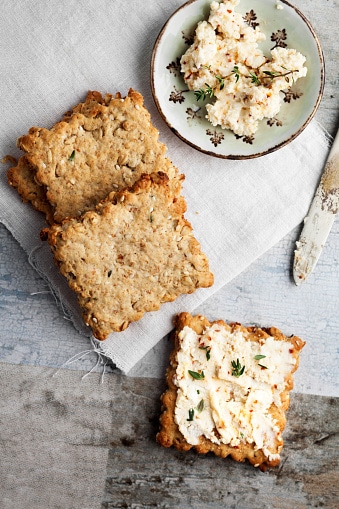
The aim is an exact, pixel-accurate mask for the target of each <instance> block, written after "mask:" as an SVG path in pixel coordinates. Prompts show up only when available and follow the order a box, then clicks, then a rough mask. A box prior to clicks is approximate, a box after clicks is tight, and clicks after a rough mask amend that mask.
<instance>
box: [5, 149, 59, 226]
mask: <svg viewBox="0 0 339 509" xmlns="http://www.w3.org/2000/svg"><path fill="white" fill-rule="evenodd" d="M7 180H8V183H9V185H10V186H12V187H14V188H15V189H16V190H17V192H18V193H19V195H20V197H21V199H22V201H23V202H24V203H26V202H30V203H31V204H32V205H33V207H34V208H35V209H36V210H38V211H40V212H43V213H44V214H45V216H46V219H47V221H48V222H49V223H52V222H53V208H52V206H51V205H50V203H49V202H48V201H47V198H46V189H45V187H44V186H42V185H40V184H38V183H37V182H36V180H35V171H34V168H32V166H31V165H30V163H29V161H28V160H27V157H26V156H22V157H20V158H19V160H18V162H17V164H16V166H13V167H12V168H10V169H9V170H8V172H7Z"/></svg>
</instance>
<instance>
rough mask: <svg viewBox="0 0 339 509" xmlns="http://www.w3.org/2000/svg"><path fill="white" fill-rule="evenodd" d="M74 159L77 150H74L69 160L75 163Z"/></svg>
mask: <svg viewBox="0 0 339 509" xmlns="http://www.w3.org/2000/svg"><path fill="white" fill-rule="evenodd" d="M74 157H75V150H73V152H72V153H71V155H70V156H69V158H68V160H69V161H74Z"/></svg>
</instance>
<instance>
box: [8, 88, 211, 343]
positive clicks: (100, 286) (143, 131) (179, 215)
mask: <svg viewBox="0 0 339 509" xmlns="http://www.w3.org/2000/svg"><path fill="white" fill-rule="evenodd" d="M158 137H159V133H158V131H157V129H156V128H155V127H154V126H153V125H152V122H151V118H150V114H149V112H148V111H147V110H146V108H145V107H144V104H143V97H142V95H141V94H139V93H138V92H136V91H134V90H132V89H131V90H130V91H129V93H128V96H127V97H125V98H122V97H121V95H120V94H119V93H117V94H116V95H115V97H113V96H111V95H109V94H107V95H105V96H104V97H103V96H101V94H100V93H98V92H89V94H88V95H87V98H86V100H85V102H84V103H80V104H78V105H77V106H75V107H74V108H73V109H72V111H71V112H67V113H66V114H65V115H64V117H63V119H62V121H61V122H58V123H57V124H55V125H54V126H53V127H52V128H51V129H50V130H48V129H44V128H38V127H32V128H31V129H30V130H29V132H28V134H27V135H25V136H22V137H21V138H19V140H18V147H19V148H21V149H22V150H23V151H24V152H25V155H23V156H22V157H21V158H20V159H19V161H18V164H17V165H16V166H15V167H13V168H11V169H10V170H9V172H8V181H9V183H10V185H12V186H13V187H15V188H16V189H17V191H18V193H19V194H20V196H21V198H22V199H23V201H28V202H30V203H31V204H32V205H33V207H34V208H36V209H37V210H39V211H42V212H43V213H44V214H45V215H46V220H47V222H48V223H49V227H48V228H47V229H46V230H45V234H46V236H47V238H48V241H49V243H50V245H51V247H52V250H53V253H54V256H55V260H56V262H57V264H58V266H59V267H60V271H61V273H62V274H63V275H64V276H65V277H66V278H67V281H68V284H69V286H70V287H71V288H72V289H73V290H74V291H75V292H76V293H77V295H78V300H79V304H80V307H81V309H82V312H83V316H84V320H85V322H86V324H88V325H89V326H90V327H91V329H92V331H93V334H94V336H95V337H96V338H98V339H100V340H104V339H106V338H107V336H108V335H109V334H110V332H113V331H122V330H124V329H126V327H128V325H129V324H130V323H131V322H133V321H136V320H139V319H140V318H141V317H142V316H143V315H144V313H145V312H148V311H153V310H157V309H159V308H160V306H161V305H162V304H163V303H165V302H169V301H173V300H174V299H176V298H177V297H178V296H179V295H181V294H183V293H192V292H194V291H195V290H196V289H197V288H201V287H209V286H211V285H212V284H213V275H212V273H211V272H210V270H209V265H208V260H207V257H206V256H205V255H204V254H203V253H202V252H201V249H200V245H199V243H198V241H197V240H196V239H195V237H194V235H193V232H192V227H191V225H190V223H189V222H188V221H187V220H186V219H185V217H184V213H185V211H186V202H185V200H184V198H183V196H182V195H181V185H182V181H183V179H184V177H183V175H180V174H179V172H178V170H177V168H176V167H175V166H174V165H173V164H172V163H171V161H170V160H169V159H168V158H167V157H166V156H165V152H166V147H165V145H164V144H162V143H161V142H160V141H159V139H158Z"/></svg>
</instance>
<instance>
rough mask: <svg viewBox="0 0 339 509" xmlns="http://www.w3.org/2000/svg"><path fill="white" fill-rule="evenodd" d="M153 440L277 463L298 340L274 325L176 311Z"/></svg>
mask: <svg viewBox="0 0 339 509" xmlns="http://www.w3.org/2000/svg"><path fill="white" fill-rule="evenodd" d="M175 326H176V328H175V332H174V341H175V347H174V350H173V352H172V354H171V359H170V366H169V368H168V370H167V383H168V389H167V391H166V392H165V393H164V394H163V396H162V404H163V411H162V415H161V417H160V432H159V433H158V435H157V441H158V442H159V443H160V444H161V445H163V446H164V447H170V446H172V445H173V446H175V447H176V448H177V449H179V450H189V449H191V448H195V449H196V451H197V452H199V453H207V452H209V451H212V452H214V453H215V454H216V455H217V456H221V457H226V456H228V455H230V456H231V457H232V458H233V459H235V460H236V461H244V460H246V459H247V460H248V461H249V462H250V463H251V464H252V465H254V466H257V467H260V468H261V469H265V468H266V467H267V466H272V467H273V466H276V465H278V464H279V462H280V453H281V451H282V448H283V438H282V432H283V430H284V427H285V423H286V417H285V411H286V410H287V408H288V406H289V392H290V390H291V389H292V388H293V378H292V374H293V372H295V371H296V369H297V367H298V362H299V353H300V351H301V349H302V348H303V346H304V344H305V343H304V342H303V341H302V340H301V339H300V338H298V337H297V336H292V337H290V338H287V337H286V336H284V335H283V334H282V333H281V332H280V331H279V330H278V329H276V328H269V329H260V328H258V327H244V326H242V325H240V324H231V325H228V324H226V323H225V322H224V321H222V320H219V321H216V322H212V323H210V322H209V321H208V320H207V319H206V318H205V317H203V316H200V315H197V316H192V315H190V314H188V313H181V314H179V315H178V316H177V317H176V321H175Z"/></svg>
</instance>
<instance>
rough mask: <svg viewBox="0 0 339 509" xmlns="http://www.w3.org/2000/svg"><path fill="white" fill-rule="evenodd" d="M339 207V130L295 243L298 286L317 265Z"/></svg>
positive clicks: (294, 266) (294, 272)
mask: <svg viewBox="0 0 339 509" xmlns="http://www.w3.org/2000/svg"><path fill="white" fill-rule="evenodd" d="M338 208H339V131H338V132H337V134H336V137H335V139H334V142H333V145H332V148H331V151H330V153H329V156H328V158H327V162H326V164H325V167H324V171H323V174H322V176H321V179H320V183H319V186H318V188H317V190H316V193H315V195H314V198H313V200H312V203H311V206H310V209H309V211H308V214H307V216H306V217H305V219H304V226H303V229H302V231H301V234H300V237H299V240H298V241H297V242H296V250H295V251H294V263H293V279H294V282H295V284H296V285H300V284H301V283H303V282H304V281H306V279H307V278H308V276H309V275H310V274H311V272H312V271H313V269H314V267H315V266H316V264H317V262H318V260H319V257H320V255H321V252H322V250H323V247H324V245H325V242H326V240H327V237H328V235H329V233H330V231H331V228H332V225H333V223H334V220H335V217H336V214H337V212H338Z"/></svg>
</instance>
